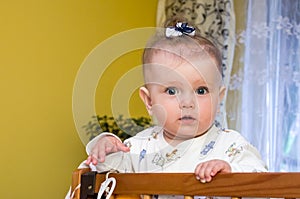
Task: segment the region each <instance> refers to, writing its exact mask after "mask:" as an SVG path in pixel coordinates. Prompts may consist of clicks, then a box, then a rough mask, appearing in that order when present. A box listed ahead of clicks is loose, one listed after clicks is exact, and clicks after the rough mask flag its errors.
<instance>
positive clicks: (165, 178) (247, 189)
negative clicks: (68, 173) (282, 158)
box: [71, 169, 300, 199]
mask: <svg viewBox="0 0 300 199" xmlns="http://www.w3.org/2000/svg"><path fill="white" fill-rule="evenodd" d="M110 177H112V178H114V179H115V180H116V186H115V189H114V191H113V195H111V196H110V199H139V198H143V199H150V198H152V196H153V195H183V196H184V199H192V198H193V197H194V196H207V197H231V198H234V199H237V198H242V197H252V198H300V172H299V173H298V172H291V173H290V172H267V173H228V174H221V173H220V174H218V175H216V176H215V177H214V178H213V180H212V181H211V182H209V183H200V182H199V181H198V180H196V178H195V176H194V174H193V173H115V172H109V173H97V172H94V171H91V170H90V169H76V170H75V171H74V172H73V174H72V186H71V189H72V192H74V194H73V197H72V198H73V199H96V198H97V194H98V191H99V188H100V186H101V183H102V182H104V181H105V180H106V179H108V178H110Z"/></svg>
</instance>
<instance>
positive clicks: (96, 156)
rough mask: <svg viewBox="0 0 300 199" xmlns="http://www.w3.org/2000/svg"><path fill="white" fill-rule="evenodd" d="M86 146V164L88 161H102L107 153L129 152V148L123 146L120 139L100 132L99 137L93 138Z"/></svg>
mask: <svg viewBox="0 0 300 199" xmlns="http://www.w3.org/2000/svg"><path fill="white" fill-rule="evenodd" d="M87 148H90V149H91V151H90V152H89V156H88V158H87V160H86V164H87V165H89V164H90V163H92V164H94V165H97V163H98V161H99V162H100V163H103V162H104V161H105V157H106V155H108V154H111V153H115V152H118V151H123V152H129V151H130V148H129V147H127V146H125V145H124V144H123V143H122V141H121V140H120V139H119V138H117V137H116V136H114V135H112V134H107V133H106V134H102V135H101V136H99V137H96V138H94V140H92V141H91V142H90V143H89V144H88V146H87Z"/></svg>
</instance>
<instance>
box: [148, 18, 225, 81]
mask: <svg viewBox="0 0 300 199" xmlns="http://www.w3.org/2000/svg"><path fill="white" fill-rule="evenodd" d="M186 21H187V20H185V19H182V18H181V17H174V18H170V19H168V20H167V21H166V23H165V28H157V31H156V33H155V34H154V36H153V37H152V38H151V39H150V40H149V42H148V44H147V46H146V48H145V49H144V54H143V64H144V65H145V64H148V63H151V61H152V60H151V59H152V57H153V55H154V54H156V53H158V52H160V51H169V52H170V53H174V54H177V55H179V56H180V57H183V58H189V57H191V56H195V55H196V56H199V55H200V54H203V53H205V54H207V55H209V56H210V57H211V58H212V59H213V60H214V61H215V64H216V66H217V68H218V70H219V72H220V74H221V76H223V71H222V56H221V52H220V50H219V49H218V48H217V46H216V45H215V44H214V43H213V42H212V41H210V40H208V39H207V38H205V37H203V36H201V35H200V30H199V29H197V27H196V26H194V25H193V24H192V23H190V22H188V23H187V24H188V26H190V27H193V28H195V35H194V36H190V35H187V34H182V35H180V36H174V37H172V36H171V37H167V36H166V33H165V31H166V28H168V27H175V25H176V24H177V23H179V22H181V23H186ZM176 48H179V49H180V50H179V52H175V51H176ZM187 49H188V50H187Z"/></svg>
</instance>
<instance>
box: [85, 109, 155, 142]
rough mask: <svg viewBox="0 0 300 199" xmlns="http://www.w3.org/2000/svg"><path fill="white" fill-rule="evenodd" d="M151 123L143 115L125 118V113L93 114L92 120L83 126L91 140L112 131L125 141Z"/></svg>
mask: <svg viewBox="0 0 300 199" xmlns="http://www.w3.org/2000/svg"><path fill="white" fill-rule="evenodd" d="M151 125H152V124H151V119H150V118H148V117H143V116H142V117H137V118H124V117H123V115H119V116H118V117H117V118H114V117H112V116H107V115H104V116H98V115H97V116H92V121H89V122H88V123H87V124H86V125H84V126H83V128H84V129H85V131H86V134H87V135H88V136H89V140H92V139H93V138H94V137H96V136H97V135H99V134H100V133H102V132H110V133H113V134H115V135H117V136H118V137H119V138H120V139H121V140H122V141H123V140H125V139H127V138H129V137H132V136H134V135H135V134H137V133H138V132H140V131H142V130H144V129H146V128H148V127H150V126H151Z"/></svg>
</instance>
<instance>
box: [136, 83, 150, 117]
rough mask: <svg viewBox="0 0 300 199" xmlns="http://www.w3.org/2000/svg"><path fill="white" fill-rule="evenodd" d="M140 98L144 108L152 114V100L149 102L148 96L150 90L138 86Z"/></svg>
mask: <svg viewBox="0 0 300 199" xmlns="http://www.w3.org/2000/svg"><path fill="white" fill-rule="evenodd" d="M139 94H140V98H141V99H142V100H143V102H144V104H145V106H146V109H147V111H148V113H149V115H152V102H151V97H150V92H149V90H148V89H147V88H146V87H144V86H143V87H141V88H140V92H139Z"/></svg>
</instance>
